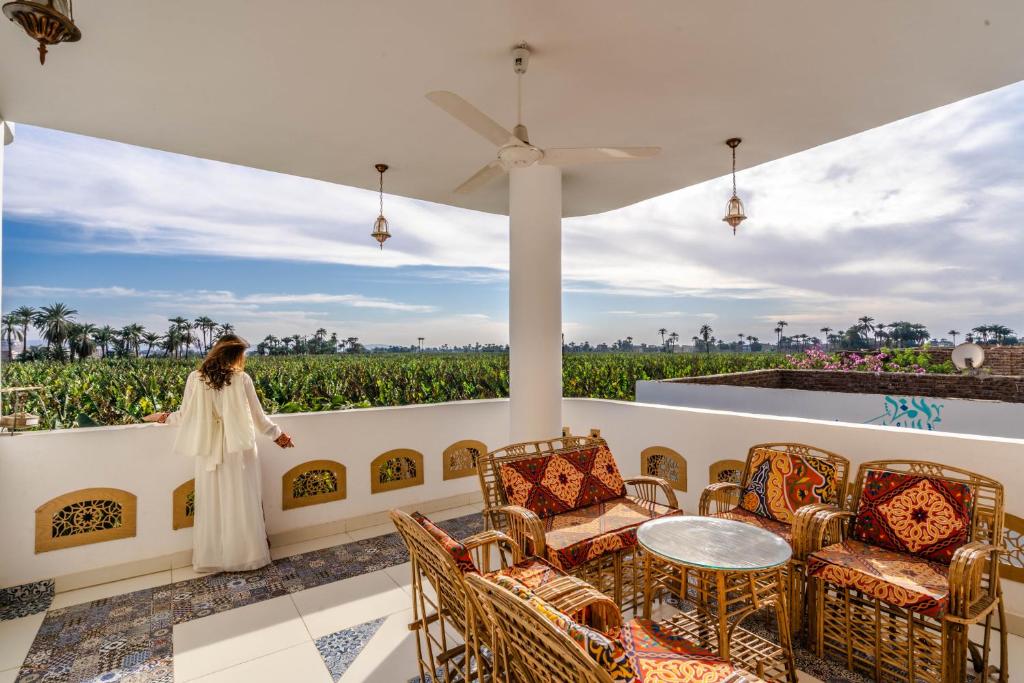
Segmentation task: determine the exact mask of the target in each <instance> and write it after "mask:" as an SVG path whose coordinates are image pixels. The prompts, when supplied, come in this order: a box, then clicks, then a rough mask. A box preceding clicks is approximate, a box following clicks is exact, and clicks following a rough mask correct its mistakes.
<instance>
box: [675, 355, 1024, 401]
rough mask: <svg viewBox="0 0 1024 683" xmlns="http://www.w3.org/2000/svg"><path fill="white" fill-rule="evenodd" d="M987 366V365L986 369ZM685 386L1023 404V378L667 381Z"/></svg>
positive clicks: (797, 376)
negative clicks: (703, 385)
mask: <svg viewBox="0 0 1024 683" xmlns="http://www.w3.org/2000/svg"><path fill="white" fill-rule="evenodd" d="M987 365H988V363H986V366H987ZM668 381H671V382H680V383H686V384H728V385H732V386H742V387H761V388H769V389H803V390H806V391H836V392H841V393H847V394H896V395H901V396H929V397H931V398H968V399H983V400H990V401H1006V402H1009V403H1024V377H1020V376H1000V375H989V376H983V377H968V376H966V375H917V374H912V373H903V372H883V373H878V374H874V373H870V372H840V371H835V370H756V371H754V372H736V373H731V374H726V375H706V376H704V377H684V378H680V379H673V380H668Z"/></svg>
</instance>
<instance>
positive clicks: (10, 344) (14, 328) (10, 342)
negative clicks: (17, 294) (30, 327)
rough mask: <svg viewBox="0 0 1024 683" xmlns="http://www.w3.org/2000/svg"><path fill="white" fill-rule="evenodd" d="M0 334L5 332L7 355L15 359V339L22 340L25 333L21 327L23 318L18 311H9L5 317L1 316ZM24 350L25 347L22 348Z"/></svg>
mask: <svg viewBox="0 0 1024 683" xmlns="http://www.w3.org/2000/svg"><path fill="white" fill-rule="evenodd" d="M0 334H3V337H4V339H6V340H7V357H8V358H10V359H13V358H14V340H15V339H18V340H19V341H20V340H22V339H23V337H22V335H23V334H24V332H22V328H21V318H20V317H18V315H17V314H16V313H8V314H7V315H5V316H3V318H0ZM24 352H25V351H24V349H22V353H24Z"/></svg>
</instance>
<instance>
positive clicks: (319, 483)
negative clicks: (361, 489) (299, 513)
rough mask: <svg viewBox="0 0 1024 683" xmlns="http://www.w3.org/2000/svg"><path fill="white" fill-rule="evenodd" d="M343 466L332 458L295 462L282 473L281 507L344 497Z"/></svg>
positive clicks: (289, 507) (303, 505) (344, 479)
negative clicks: (293, 465) (297, 463)
mask: <svg viewBox="0 0 1024 683" xmlns="http://www.w3.org/2000/svg"><path fill="white" fill-rule="evenodd" d="M346 485H347V484H346V477H345V466H344V465H342V464H341V463H340V462H336V461H334V460H310V461H309V462H304V463H302V464H301V465H296V466H295V467H293V468H291V469H290V470H288V471H287V472H285V473H284V475H282V477H281V509H283V510H291V509H292V508H298V507H305V506H307V505H319V504H320V503H330V502H331V501H333V500H344V499H345V496H346Z"/></svg>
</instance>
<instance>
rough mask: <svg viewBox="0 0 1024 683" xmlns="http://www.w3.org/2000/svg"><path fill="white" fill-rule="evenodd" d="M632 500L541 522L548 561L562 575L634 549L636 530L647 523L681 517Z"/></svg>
mask: <svg viewBox="0 0 1024 683" xmlns="http://www.w3.org/2000/svg"><path fill="white" fill-rule="evenodd" d="M680 514H682V510H676V509H675V508H670V507H668V506H665V505H659V504H658V503H649V502H647V501H644V500H640V499H639V498H634V497H632V496H623V497H622V498H616V499H614V500H608V501H603V502H601V503H596V504H594V505H589V506H587V507H584V508H580V509H578V510H571V511H569V512H563V513H562V514H559V515H554V516H553V517H548V518H546V519H545V520H544V530H545V533H544V539H545V541H546V543H547V559H548V561H549V562H551V564H553V565H554V566H556V567H558V568H559V569H562V570H564V571H571V570H572V569H573V568H574V567H577V566H579V565H581V564H583V563H584V562H587V561H588V560H592V559H594V558H595V557H600V556H601V555H605V554H607V553H611V552H615V551H618V550H621V549H623V548H632V547H633V546H635V545H636V530H637V527H639V526H640V525H641V524H643V523H644V522H646V521H647V520H649V519H655V518H657V517H667V516H668V515H680Z"/></svg>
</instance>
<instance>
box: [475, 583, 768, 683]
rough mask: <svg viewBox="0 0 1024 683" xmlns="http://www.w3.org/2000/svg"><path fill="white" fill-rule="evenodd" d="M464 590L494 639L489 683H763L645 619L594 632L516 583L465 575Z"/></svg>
mask: <svg viewBox="0 0 1024 683" xmlns="http://www.w3.org/2000/svg"><path fill="white" fill-rule="evenodd" d="M499 583H500V585H499ZM466 584H467V586H468V587H469V590H470V593H471V594H472V595H473V597H474V600H475V602H476V604H477V605H478V609H479V612H480V614H481V615H482V616H483V618H484V619H486V620H487V621H488V622H489V624H490V627H491V628H490V630H491V632H492V633H493V634H494V640H493V641H492V646H491V647H492V651H493V652H494V661H495V667H494V674H495V675H494V680H495V681H502V682H508V681H516V682H517V683H519V682H522V683H613V681H642V680H648V681H654V680H658V681H668V680H673V681H702V682H703V683H715V682H719V681H720V682H723V683H724V682H729V683H740V682H741V681H742V682H754V681H760V680H761V679H759V678H757V677H755V676H751V675H750V674H746V673H744V672H742V671H740V670H738V669H736V668H735V667H733V665H732V664H730V663H728V662H726V661H723V660H721V659H719V658H718V657H715V656H714V655H713V654H711V653H710V652H708V651H706V650H702V649H700V648H697V647H695V646H694V645H692V644H691V643H689V642H687V641H686V640H684V639H683V638H682V637H680V636H679V635H677V634H676V633H674V632H672V631H670V630H668V628H667V627H665V626H662V625H659V624H657V623H655V622H652V621H649V620H646V619H633V620H631V621H630V622H629V623H627V624H625V625H622V626H621V628H618V629H610V630H608V631H605V632H604V633H597V632H595V631H594V630H592V629H585V628H580V627H579V626H576V625H575V624H572V623H571V622H570V621H569V620H568V619H567V618H566V617H565V615H563V614H560V613H559V612H558V610H557V609H553V608H552V607H553V606H551V605H549V604H547V603H545V602H544V601H543V600H538V599H537V598H536V597H535V596H534V595H532V594H531V592H530V591H529V590H528V589H525V588H524V587H522V586H521V585H518V586H517V585H515V582H510V581H507V580H501V581H498V582H495V581H491V580H488V579H486V578H483V577H481V576H468V577H467V579H466Z"/></svg>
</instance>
